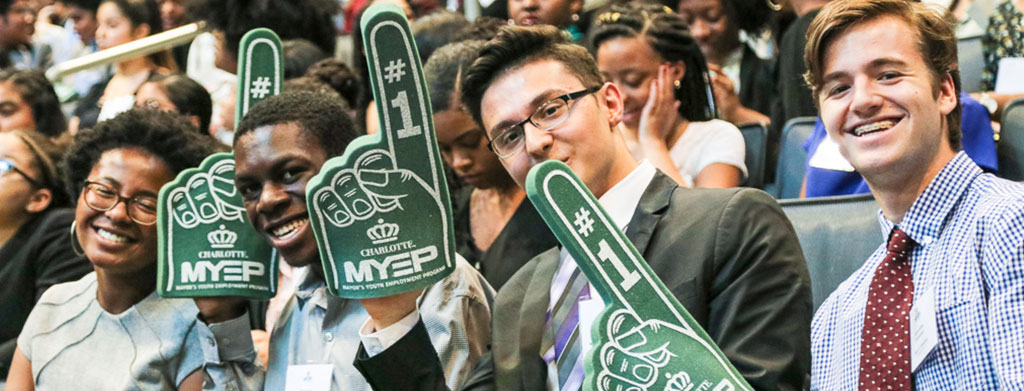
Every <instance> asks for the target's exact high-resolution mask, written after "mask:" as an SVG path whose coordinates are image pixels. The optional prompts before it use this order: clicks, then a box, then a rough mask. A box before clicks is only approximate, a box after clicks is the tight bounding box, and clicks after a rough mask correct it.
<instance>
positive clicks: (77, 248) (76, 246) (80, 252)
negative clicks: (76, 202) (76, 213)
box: [71, 221, 85, 257]
mask: <svg viewBox="0 0 1024 391" xmlns="http://www.w3.org/2000/svg"><path fill="white" fill-rule="evenodd" d="M71 251H74V252H75V255H77V256H80V257H84V256H85V249H83V248H82V244H81V243H78V235H76V234H75V222H74V221H72V222H71Z"/></svg>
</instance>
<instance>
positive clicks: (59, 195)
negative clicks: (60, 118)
mask: <svg viewBox="0 0 1024 391" xmlns="http://www.w3.org/2000/svg"><path fill="white" fill-rule="evenodd" d="M11 134H13V135H14V136H15V137H18V138H19V139H21V142H23V143H25V146H27V147H28V149H29V151H31V152H32V164H33V165H34V166H35V167H36V169H37V170H38V171H39V175H38V178H33V179H35V180H36V181H38V182H39V184H40V185H42V187H43V188H46V189H49V190H50V193H51V196H50V205H49V206H47V208H50V207H64V206H68V205H70V204H71V200H70V199H69V198H68V195H67V193H65V192H64V186H63V178H62V177H61V175H60V174H61V173H60V170H59V167H58V164H59V163H60V161H61V159H62V158H63V157H64V151H65V150H67V148H68V145H70V144H71V135H70V134H67V133H64V134H63V135H61V136H59V137H56V138H51V137H48V136H47V135H44V134H42V133H39V132H37V131H34V130H20V129H18V130H12V131H11Z"/></svg>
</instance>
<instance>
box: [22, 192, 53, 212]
mask: <svg viewBox="0 0 1024 391" xmlns="http://www.w3.org/2000/svg"><path fill="white" fill-rule="evenodd" d="M51 201H53V192H52V191H51V190H50V189H37V190H36V192H35V193H33V194H32V197H31V198H29V200H28V204H26V205H25V211H26V212H29V213H39V212H42V211H44V210H46V208H48V207H49V206H50V202H51Z"/></svg>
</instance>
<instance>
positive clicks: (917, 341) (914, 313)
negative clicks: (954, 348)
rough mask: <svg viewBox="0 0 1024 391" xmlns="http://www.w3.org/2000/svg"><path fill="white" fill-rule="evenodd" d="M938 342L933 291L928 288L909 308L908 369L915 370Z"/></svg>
mask: <svg viewBox="0 0 1024 391" xmlns="http://www.w3.org/2000/svg"><path fill="white" fill-rule="evenodd" d="M938 343H939V327H938V324H937V323H936V321H935V293H934V292H933V291H932V290H931V289H929V290H927V291H925V292H924V293H923V294H921V296H920V297H918V298H917V301H916V302H915V303H914V306H913V307H912V308H910V371H911V372H916V371H917V367H918V366H920V365H921V362H923V361H924V359H925V358H926V357H928V354H929V353H931V351H932V350H934V349H935V345H938Z"/></svg>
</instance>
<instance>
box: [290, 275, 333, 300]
mask: <svg viewBox="0 0 1024 391" xmlns="http://www.w3.org/2000/svg"><path fill="white" fill-rule="evenodd" d="M292 276H294V278H295V279H294V281H295V282H296V284H295V298H296V299H298V301H299V305H300V306H305V304H306V302H308V301H312V302H313V305H316V306H318V307H321V308H325V309H326V308H327V283H326V282H324V280H323V279H322V278H319V277H317V275H316V274H315V273H313V268H311V267H309V266H304V267H301V268H295V269H293V271H292Z"/></svg>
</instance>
